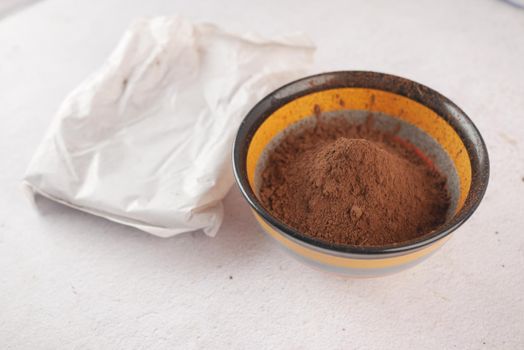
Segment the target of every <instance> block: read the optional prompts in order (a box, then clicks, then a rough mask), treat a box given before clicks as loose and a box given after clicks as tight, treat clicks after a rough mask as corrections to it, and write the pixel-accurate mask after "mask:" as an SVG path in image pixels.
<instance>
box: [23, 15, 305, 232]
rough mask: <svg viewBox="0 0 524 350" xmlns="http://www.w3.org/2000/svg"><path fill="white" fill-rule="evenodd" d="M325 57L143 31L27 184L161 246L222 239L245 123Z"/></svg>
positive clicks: (135, 29) (286, 46)
mask: <svg viewBox="0 0 524 350" xmlns="http://www.w3.org/2000/svg"><path fill="white" fill-rule="evenodd" d="M313 53H314V47H313V46H312V44H311V43H310V41H309V40H308V39H307V38H306V37H304V36H302V35H295V36H288V37H284V38H280V39H275V40H264V39H262V38H259V37H256V36H253V35H242V36H240V35H234V34H230V33H227V32H224V31H223V30H220V29H219V28H217V27H215V26H213V25H209V24H192V23H191V22H189V21H187V20H184V19H182V18H180V17H161V18H154V19H148V20H140V21H138V22H136V23H135V24H133V25H132V26H131V27H130V28H129V29H128V31H127V32H126V33H125V35H124V37H123V38H122V40H121V42H120V43H119V45H118V46H117V48H116V49H115V50H114V52H113V53H112V54H111V56H110V57H109V59H108V60H107V62H106V63H105V64H104V66H103V67H102V68H101V69H100V70H99V71H98V72H96V73H95V74H94V75H93V76H92V77H90V78H88V79H87V80H86V81H84V82H83V83H82V84H81V85H80V86H79V87H78V88H77V89H75V90H74V91H73V92H72V93H71V94H70V95H69V96H68V97H67V98H66V100H65V101H64V102H63V103H62V106H61V107H60V109H59V111H58V113H57V115H56V116H55V117H54V119H53V121H52V123H51V125H50V127H49V129H48V131H47V134H46V136H45V138H44V140H43V141H42V143H41V145H40V146H39V148H38V149H37V151H36V154H35V155H34V158H33V159H32V161H31V163H30V165H29V169H28V170H27V173H26V175H25V178H24V184H25V185H26V187H27V188H28V189H29V190H30V192H31V193H32V194H35V193H37V194H40V195H43V196H45V197H48V198H50V199H53V200H55V201H58V202H60V203H63V204H65V205H68V206H71V207H74V208H77V209H80V210H83V211H86V212H89V213H92V214H95V215H99V216H102V217H105V218H107V219H109V220H113V221H116V222H120V223H123V224H126V225H130V226H133V227H136V228H139V229H141V230H144V231H147V232H150V233H152V234H155V235H158V236H162V237H168V236H172V235H176V234H178V233H182V232H188V231H194V230H198V229H203V230H204V232H205V233H206V234H208V235H210V236H213V235H215V234H216V232H217V230H218V228H219V226H220V224H221V221H222V217H223V214H222V211H223V209H222V204H221V200H222V199H223V197H224V196H225V195H226V193H227V192H228V190H229V189H230V187H231V185H232V184H233V175H232V170H231V164H230V158H231V153H230V152H231V147H232V142H233V138H234V135H235V133H236V130H237V127H238V125H239V123H240V122H241V120H242V119H243V117H244V116H245V114H246V113H247V112H248V111H249V109H250V108H251V107H252V106H253V105H254V104H255V103H256V102H257V101H258V100H260V99H261V98H262V97H264V96H265V95H266V94H268V93H269V92H271V91H272V90H273V89H275V88H277V87H279V86H280V85H282V84H284V83H286V82H289V81H291V80H293V79H295V78H297V77H299V76H300V75H303V74H304V73H305V72H304V70H305V69H307V68H308V66H309V65H310V64H311V62H312V59H313Z"/></svg>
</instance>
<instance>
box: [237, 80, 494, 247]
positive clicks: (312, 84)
mask: <svg viewBox="0 0 524 350" xmlns="http://www.w3.org/2000/svg"><path fill="white" fill-rule="evenodd" d="M347 87H355V88H367V89H375V90H382V91H387V92H391V93H394V94H397V95H401V96H404V97H407V98H409V99H411V100H413V101H415V102H418V103H420V104H422V105H424V106H426V107H428V108H430V109H431V110H433V111H434V112H435V113H437V114H438V115H439V116H440V117H441V118H443V119H444V120H446V121H447V122H448V124H449V125H450V126H451V127H452V128H453V129H454V130H455V132H457V134H458V135H459V137H460V138H461V140H462V142H463V143H464V146H465V147H466V150H467V151H468V155H469V157H470V162H471V173H472V174H471V186H470V190H469V192H468V195H467V197H466V201H465V203H464V205H463V207H462V208H461V210H460V211H459V213H458V215H455V216H454V217H453V218H452V219H451V220H449V221H448V222H446V223H445V224H444V225H442V226H440V227H439V228H437V229H436V230H434V231H432V232H429V233H427V234H425V235H422V236H421V237H418V238H416V239H413V240H410V241H406V242H402V243H398V244H391V245H386V246H374V247H361V246H355V245H341V244H331V243H328V242H325V241H322V240H320V239H317V238H313V237H309V236H307V235H305V234H303V233H301V232H299V231H298V230H295V229H293V228H292V227H290V226H288V225H286V224H285V223H283V222H282V221H280V220H279V219H277V218H275V217H274V216H273V215H271V214H270V213H269V212H268V211H267V210H266V209H265V208H264V206H263V205H262V204H261V203H260V202H259V200H258V199H257V197H256V195H255V194H254V192H253V191H252V190H251V186H250V185H249V181H248V179H247V170H246V156H247V150H248V148H249V145H250V143H251V139H252V137H253V135H254V134H255V132H256V130H257V129H258V127H259V126H260V125H261V124H262V123H263V122H264V121H265V120H266V119H267V118H268V117H269V116H270V115H271V114H272V113H273V112H274V111H276V110H277V109H278V108H280V107H282V106H283V105H285V104H287V103H289V102H291V101H293V100H295V99H297V98H299V97H302V96H305V95H309V94H312V93H315V92H319V91H323V90H331V89H337V88H347ZM232 158H233V173H234V176H235V179H236V182H237V185H238V186H239V188H240V192H241V193H242V195H243V196H244V198H245V199H246V200H247V202H248V203H249V205H250V206H251V208H253V209H254V211H255V212H256V213H257V214H258V215H260V216H261V217H262V219H263V220H265V221H266V222H268V223H270V224H271V225H272V226H274V227H275V228H277V229H278V230H279V231H280V233H281V234H283V235H285V236H287V237H288V238H292V239H295V240H298V241H300V242H301V243H304V244H306V245H309V246H312V247H313V248H317V249H318V248H320V249H324V250H328V251H333V252H336V253H342V254H358V255H362V254H364V255H384V254H392V253H402V252H407V251H414V250H419V249H421V248H423V247H426V246H428V245H430V244H432V243H434V242H436V241H438V240H440V239H442V238H444V237H446V236H448V235H449V234H450V233H452V232H453V231H455V230H456V229H457V228H458V227H460V226H461V225H462V224H463V223H464V222H465V221H466V220H467V219H468V218H469V217H471V215H472V214H473V213H474V212H475V210H476V209H477V207H478V206H479V204H480V202H481V200H482V198H483V196H484V194H485V192H486V189H487V186H488V182H489V157H488V151H487V148H486V144H485V143H484V140H483V139H482V136H481V135H480V132H479V131H478V129H477V127H476V126H475V124H474V123H473V122H472V121H471V119H470V118H469V117H468V116H467V115H466V113H464V111H462V110H461V109H460V108H459V107H458V106H457V105H456V104H455V103H453V102H452V101H451V100H449V99H448V98H447V97H445V96H443V95H442V94H440V93H438V92H437V91H435V90H433V89H431V88H429V87H427V86H425V85H422V84H420V83H417V82H415V81H412V80H409V79H406V78H402V77H399V76H395V75H391V74H385V73H379V72H372V71H333V72H326V73H320V74H315V75H310V76H307V77H304V78H301V79H297V80H294V81H292V82H290V83H288V84H286V85H284V86H282V87H280V88H278V89H276V90H274V91H273V92H271V93H269V94H268V95H267V96H265V97H264V98H263V99H262V100H260V101H259V102H258V103H257V104H256V105H255V106H254V107H253V108H252V109H251V110H250V111H249V112H248V113H247V115H246V117H245V118H244V120H243V121H242V123H241V124H240V126H239V128H238V132H237V134H236V137H235V140H234V144H233V152H232Z"/></svg>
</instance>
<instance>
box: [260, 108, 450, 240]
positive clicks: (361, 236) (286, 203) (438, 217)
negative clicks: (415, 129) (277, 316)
mask: <svg viewBox="0 0 524 350" xmlns="http://www.w3.org/2000/svg"><path fill="white" fill-rule="evenodd" d="M315 114H316V115H317V122H316V124H315V126H314V127H304V128H301V129H300V130H298V131H295V132H290V133H289V134H287V135H286V136H285V137H284V138H283V139H282V141H281V142H279V144H278V145H277V146H276V147H275V149H274V150H273V151H271V152H270V154H269V155H268V162H267V165H266V167H265V169H263V170H262V172H261V186H260V191H259V196H260V200H261V201H262V204H263V205H264V206H265V207H266V209H268V210H269V211H270V212H271V213H272V214H273V215H274V216H275V217H277V218H278V219H280V220H281V221H283V222H284V223H285V224H287V225H289V226H291V227H293V228H295V229H296V230H298V231H299V232H302V233H304V234H306V235H309V236H312V237H316V238H318V239H321V240H323V241H325V242H329V243H336V244H349V245H358V246H381V245H389V244H394V243H400V242H404V241H407V240H410V239H413V238H416V237H419V236H421V235H423V234H425V233H428V232H430V231H431V230H433V229H435V228H436V227H438V226H439V225H441V224H442V223H444V221H445V217H446V212H447V210H448V208H449V205H450V200H449V196H448V192H447V189H446V180H445V178H444V177H443V176H442V175H441V174H440V173H439V172H438V171H437V170H436V169H435V168H434V167H431V166H429V165H428V164H427V163H426V162H425V160H424V159H423V158H422V157H420V154H419V153H417V150H416V149H415V148H414V147H407V146H406V145H408V144H407V143H406V142H399V140H398V139H397V138H396V137H395V136H393V135H390V134H387V133H383V132H381V131H378V130H376V129H374V128H373V125H372V124H373V123H372V122H368V123H365V124H363V125H354V124H351V123H350V122H349V121H348V120H347V119H344V118H329V119H326V120H323V119H321V118H320V111H317V110H315Z"/></svg>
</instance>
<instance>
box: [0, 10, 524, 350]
mask: <svg viewBox="0 0 524 350" xmlns="http://www.w3.org/2000/svg"><path fill="white" fill-rule="evenodd" d="M171 13H180V14H183V15H185V16H188V17H190V18H193V19H195V20H208V21H214V22H216V23H219V24H221V25H223V26H225V27H226V28H228V29H230V30H237V31H245V30H248V29H249V30H255V31H258V32H260V33H262V34H267V35H271V34H276V33H279V32H282V31H284V32H288V31H293V30H303V31H306V32H307V33H309V34H310V35H311V37H312V38H313V39H314V40H315V41H316V42H317V44H318V53H317V70H318V71H325V70H335V69H367V70H377V71H384V72H388V73H393V74H397V75H401V76H405V77H408V78H411V79H414V80H416V81H419V82H421V83H424V84H426V85H429V86H431V87H433V88H435V89H436V90H438V91H440V92H442V93H443V94H444V95H446V96H448V97H450V98H451V99H452V100H454V101H455V102H456V103H457V104H458V105H459V106H461V107H462V108H463V109H464V110H465V111H466V113H468V114H469V115H470V116H471V118H472V119H473V120H474V122H475V123H476V124H477V126H478V127H479V129H480V130H481V132H482V134H483V135H484V138H485V140H486V143H487V145H488V148H489V152H490V158H491V169H492V175H491V183H490V186H489V189H488V193H487V195H486V197H485V199H484V201H483V203H482V205H481V207H480V208H479V209H478V211H477V212H476V213H475V215H474V216H473V217H472V218H471V219H470V220H469V221H468V222H467V223H466V224H465V225H464V226H463V227H461V228H460V229H459V230H458V231H457V232H456V234H455V237H454V238H453V239H452V240H451V241H450V242H449V243H448V244H446V245H445V246H444V248H443V249H442V250H440V251H439V252H438V253H437V254H435V255H434V256H433V257H432V258H431V259H429V260H428V261H426V262H424V263H423V264H422V265H419V266H417V267H415V268H413V269H411V270H408V271H407V272H404V273H401V274H398V275H393V276H390V277H386V278H381V279H371V280H346V279H341V278H338V277H333V276H331V275H327V274H324V273H321V272H317V271H315V270H311V269H309V268H307V267H305V266H302V265H301V264H299V263H298V262H295V261H294V260H292V259H291V258H289V257H288V256H286V255H285V254H284V253H282V252H281V251H280V250H279V249H278V248H277V247H276V246H275V245H273V244H272V242H271V241H269V239H267V238H265V237H264V236H263V235H262V234H261V232H260V230H259V229H258V228H257V226H256V225H255V222H254V220H253V219H252V217H251V216H250V213H249V210H248V208H247V206H246V204H245V203H244V202H243V200H242V199H241V197H240V195H239V193H238V191H237V190H236V188H235V189H233V190H232V191H231V192H230V194H229V196H228V197H227V199H226V201H225V204H226V212H227V214H226V220H225V223H224V225H223V228H222V229H221V230H220V232H219V233H218V236H217V237H216V238H215V239H211V238H207V237H205V236H204V235H203V234H202V233H198V232H197V233H193V234H188V235H185V236H180V237H175V238H173V239H167V240H165V239H159V238H155V237H152V236H149V235H147V234H144V233H142V232H139V231H137V230H134V229H130V228H127V227H124V226H120V225H117V224H114V223H110V222H108V221H105V220H103V219H99V218H96V217H93V216H90V215H87V214H82V213H79V212H77V211H74V210H71V209H68V208H64V207H62V206H60V205H57V204H53V203H51V202H48V201H45V200H41V201H40V202H39V206H40V212H39V213H38V212H36V211H33V209H32V208H31V207H30V206H29V205H28V203H27V202H26V201H25V199H24V198H23V196H22V194H21V192H20V190H19V181H20V179H21V177H22V174H23V171H24V169H25V167H26V165H27V163H28V161H29V158H30V157H31V155H32V153H33V151H34V150H35V148H36V146H37V144H38V142H39V141H40V139H41V137H42V134H43V132H44V130H45V128H46V126H47V125H48V124H49V120H50V117H51V116H52V115H53V113H54V112H55V110H56V108H57V106H58V104H59V103H60V101H61V100H62V99H63V97H64V96H65V95H66V94H67V92H68V91H70V90H71V89H72V88H74V87H75V85H76V84H78V82H79V81H81V80H82V79H83V78H84V77H85V76H86V75H87V74H89V73H90V72H92V71H93V70H94V69H96V68H97V67H98V66H99V65H100V64H101V63H102V62H103V60H104V58H105V57H106V56H107V55H108V53H109V52H110V51H111V49H112V47H113V46H114V45H115V44H116V42H117V40H118V38H119V37H120V35H121V34H122V32H123V30H124V28H125V27H126V26H127V25H128V24H129V22H130V21H131V20H132V19H133V18H136V17H138V16H142V15H158V14H171ZM0 123H1V125H0V348H2V349H64V348H65V349H167V348H169V349H171V348H179V349H193V348H194V349H201V348H224V349H263V348H267V349H273V348H283V349H321V348H329V349H384V348H390V349H407V348H413V349H422V348H423V349H454V348H456V349H523V348H524V204H523V199H522V198H523V197H524V180H523V177H524V155H523V154H524V153H523V152H524V10H518V9H516V8H514V7H511V6H509V5H506V4H504V3H502V2H501V1H497V0H469V1H460V2H459V1H451V0H448V1H429V0H424V1H406V0H402V1H400V0H399V1H388V0H383V1H378V0H373V1H363V0H362V1H349V0H341V1H324V2H306V1H299V0H288V1H274V2H272V1H256V2H255V1H252V2H249V3H248V2H245V1H240V0H231V1H227V2H226V1H212V0H208V1H182V0H176V1H174V0H173V1H166V0H164V1H162V0H148V1H142V0H133V1H124V0H119V1H117V0H113V1H105V0H91V1H84V2H73V1H67V0H46V1H42V2H39V3H37V4H36V5H34V6H32V7H29V8H25V9H23V10H22V11H20V12H18V13H16V14H10V15H9V16H7V17H5V18H2V19H1V20H0Z"/></svg>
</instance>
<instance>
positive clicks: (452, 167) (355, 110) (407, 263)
mask: <svg viewBox="0 0 524 350" xmlns="http://www.w3.org/2000/svg"><path fill="white" fill-rule="evenodd" d="M316 106H318V107H320V110H321V111H322V113H323V116H326V117H329V116H330V115H337V116H341V115H343V116H344V117H347V118H350V119H351V120H352V121H354V122H355V123H360V122H363V120H364V119H365V118H367V117H368V116H370V115H373V117H374V120H375V123H374V125H375V126H376V127H378V128H381V129H383V130H384V131H393V130H395V132H396V135H397V136H398V137H399V138H400V139H401V140H404V141H407V142H409V143H411V144H412V145H413V146H415V147H416V148H418V149H419V150H420V151H421V152H422V153H423V154H424V155H425V156H426V157H427V158H428V159H429V160H430V161H431V162H433V163H434V165H435V166H436V167H437V168H438V169H439V170H440V171H441V172H442V173H443V174H444V175H445V176H446V177H447V185H448V191H449V193H450V197H451V207H450V210H449V212H448V214H447V220H446V222H445V224H443V225H442V226H440V227H439V228H437V229H435V230H433V231H431V232H427V233H426V234H424V235H422V236H420V237H419V238H417V239H414V240H411V241H406V242H402V243H398V244H392V245H387V246H378V247H359V246H351V245H336V244H330V243H328V242H325V241H322V240H318V239H315V238H312V237H309V236H307V235H305V234H303V233H302V232H299V231H297V230H295V229H293V228H292V227H289V226H288V225H286V224H285V223H284V222H282V221H280V220H279V219H277V218H276V217H274V216H273V215H271V214H270V213H269V212H268V211H267V210H266V209H265V208H264V207H263V206H262V204H261V202H260V200H259V199H258V197H257V192H258V188H259V183H260V181H259V173H260V170H261V169H262V168H263V167H264V166H265V162H266V159H267V157H266V155H267V153H268V152H269V151H270V150H271V149H272V148H273V147H274V145H275V144H277V143H278V140H279V138H281V137H282V135H284V131H285V130H289V129H288V128H294V127H297V125H298V126H299V125H300V124H301V123H307V122H308V121H310V120H312V118H313V117H314V114H315V113H314V112H315V108H317V110H318V107H316ZM233 167H234V174H235V177H236V181H237V183H238V186H239V187H240V190H241V192H242V194H243V196H244V197H245V199H246V200H247V202H248V203H249V205H250V206H251V208H252V210H253V213H254V215H255V218H256V219H257V220H258V222H259V223H260V225H261V226H262V228H263V229H264V231H265V232H266V233H267V234H268V235H269V236H270V237H272V238H273V239H274V240H275V241H276V242H277V243H278V244H279V245H281V246H282V247H283V248H284V249H285V250H286V251H287V252H289V253H290V254H292V255H293V256H294V257H296V258H298V259H299V260H300V261H303V262H305V263H306V264H309V265H311V266H313V267H317V268H320V269H323V270H326V271H330V272H336V273H340V274H344V275H348V276H353V277H373V276H381V275H386V274H390V273H394V272H398V271H401V270H403V269H406V268H409V267H411V266H414V265H416V264H418V263H419V262H421V261H422V260H423V259H425V258H427V257H429V256H430V255H431V254H433V253H434V252H435V251H436V250H437V249H438V248H440V247H441V246H442V245H443V244H444V243H445V242H446V241H447V240H448V239H449V238H450V234H451V233H452V232H454V231H455V230H456V229H457V228H458V227H459V226H460V225H462V224H463V223H464V222H465V221H466V220H467V219H468V218H469V217H470V216H471V215H472V214H473V212H474V211H475V209H476V208H477V206H478V205H479V203H480V201H481V200H482V197H483V195H484V192H485V191H486V187H487V185H488V178H489V160H488V153H487V150H486V146H485V144H484V141H483V140H482V137H481V135H480V133H479V131H478V130H477V128H476V127H475V125H474V124H473V122H472V121H471V120H470V119H469V118H468V116H467V115H466V114H465V113H464V112H463V111H462V110H461V109H460V108H459V107H457V106H456V105H455V104H454V103H453V102H451V101H450V100H449V99H447V98H446V97H444V96H442V95H441V94H439V93H438V92H436V91H434V90H432V89H430V88H428V87H426V86H424V85H421V84H418V83H416V82H414V81H410V80H407V79H404V78H401V77H397V76H393V75H388V74H382V73H375V72H360V71H344V72H332V73H324V74H319V75H314V76H310V77H306V78H304V79H300V80H297V81H294V82H292V83H290V84H288V85H285V86H283V87H281V88H280V89H278V90H276V91H274V92H272V93H271V94H269V95H268V96H266V97H265V98H264V99H262V100H261V101H260V102H259V103H258V104H257V105H256V106H255V107H254V108H253V109H252V110H251V111H250V112H249V113H248V114H247V116H246V117H245V119H244V121H243V122H242V124H241V125H240V127H239V130H238V134H237V136H236V139H235V143H234V147H233Z"/></svg>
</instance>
